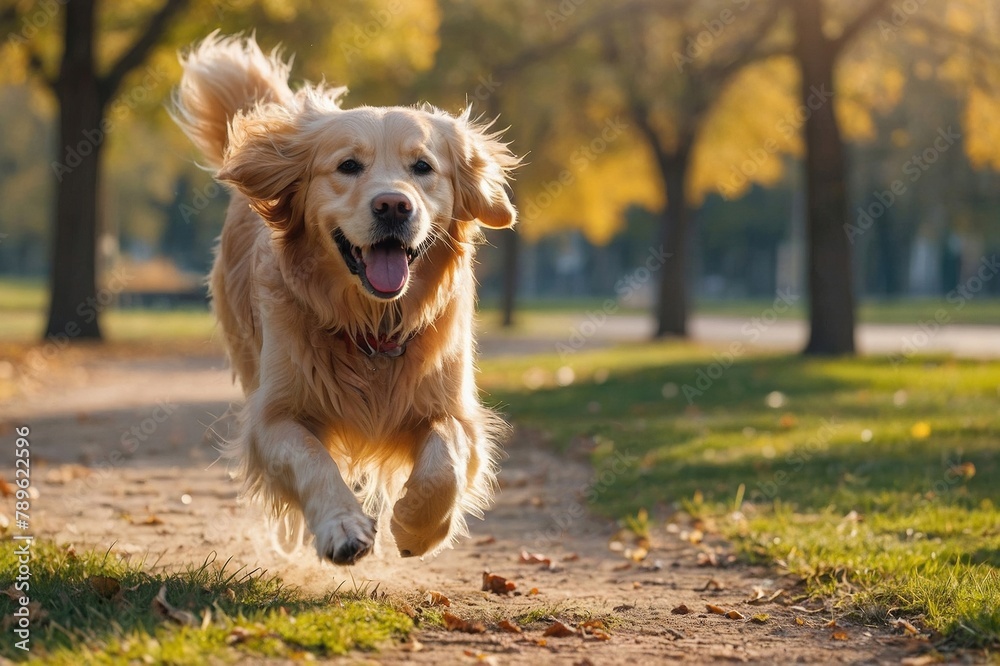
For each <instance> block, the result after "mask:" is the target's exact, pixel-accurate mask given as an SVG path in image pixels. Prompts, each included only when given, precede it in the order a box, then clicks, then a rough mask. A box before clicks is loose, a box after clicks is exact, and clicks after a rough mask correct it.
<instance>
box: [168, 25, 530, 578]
mask: <svg viewBox="0 0 1000 666" xmlns="http://www.w3.org/2000/svg"><path fill="white" fill-rule="evenodd" d="M181 61H182V65H183V70H184V73H183V77H182V79H181V82H180V86H179V87H178V89H177V91H176V93H175V99H174V111H173V115H174V118H175V120H176V121H177V122H178V124H179V125H180V127H181V128H182V129H183V130H184V132H185V133H186V134H187V135H188V136H189V137H190V138H191V140H192V141H193V142H194V143H195V145H196V146H197V147H198V148H199V149H200V150H201V151H202V153H203V154H204V155H205V157H206V159H207V161H208V164H209V165H210V166H211V167H212V168H213V169H215V170H216V173H215V177H216V178H217V179H218V180H219V181H221V182H223V183H226V184H228V185H231V186H232V188H233V191H232V200H231V203H230V206H229V210H228V213H227V217H226V222H225V225H224V227H223V230H222V236H221V238H220V241H219V245H218V249H217V253H216V259H215V264H214V267H213V269H212V273H211V277H210V286H211V293H212V300H213V304H214V306H213V307H214V310H215V313H216V316H217V318H218V320H219V323H220V324H221V327H222V332H223V335H224V338H225V343H226V347H227V349H228V354H229V358H230V361H231V363H232V366H233V368H234V373H235V375H236V376H237V377H238V378H239V380H240V383H241V385H242V387H243V391H244V392H245V394H246V404H245V405H244V407H243V408H242V410H241V413H240V416H239V425H238V433H237V435H236V438H235V440H234V441H232V442H230V443H229V444H228V445H227V451H226V453H228V454H230V455H232V456H233V457H234V458H236V459H237V460H239V462H240V471H241V473H242V476H243V479H244V492H245V494H247V495H249V496H257V497H260V498H262V499H263V500H265V502H266V503H267V504H268V505H269V507H270V508H271V509H272V510H273V512H274V515H275V516H276V517H277V518H278V519H282V518H283V517H284V518H287V517H288V516H292V518H293V519H295V520H296V521H298V522H297V524H298V526H300V527H301V519H302V518H304V521H305V526H306V527H307V528H308V530H309V532H311V534H312V537H313V539H314V543H315V547H316V551H317V553H318V554H319V556H320V557H321V558H327V559H330V560H332V561H333V562H334V563H336V564H352V563H354V562H356V561H357V560H358V559H360V558H361V557H364V556H365V555H366V554H368V553H369V552H370V551H371V550H372V547H373V544H374V541H375V532H376V522H377V521H381V522H380V524H386V523H387V524H388V527H389V529H390V530H391V532H392V534H393V537H394V538H395V542H396V546H397V548H398V550H399V553H400V555H402V556H404V557H408V556H421V555H424V554H426V553H434V552H437V551H438V550H440V549H441V548H442V547H445V546H447V545H449V544H451V543H452V540H453V538H454V537H455V536H456V535H459V534H461V533H463V531H464V529H465V514H473V515H477V516H481V515H482V512H483V510H484V509H485V508H486V506H487V505H488V504H489V502H490V499H491V495H492V491H493V486H494V482H495V478H496V472H497V465H496V463H497V457H498V445H497V436H498V431H499V430H500V428H501V427H502V421H501V420H500V419H499V418H498V417H497V416H496V415H495V414H494V413H493V412H492V411H490V410H489V409H487V408H486V407H484V406H483V405H482V404H481V402H480V400H479V396H478V391H477V388H476V384H475V379H474V368H473V362H474V358H473V356H474V343H473V316H474V310H475V288H474V287H475V278H474V275H473V258H474V254H475V244H476V242H477V241H478V240H479V239H480V236H481V231H480V225H483V226H487V227H492V228H501V227H509V226H511V225H512V224H514V221H515V217H516V213H515V209H514V207H513V206H512V204H511V201H510V199H509V197H508V195H507V192H506V188H507V181H508V177H509V173H510V171H511V170H512V169H513V168H514V167H515V166H516V165H517V162H518V160H517V158H516V157H515V156H514V155H513V154H512V153H511V152H510V150H509V149H508V148H507V145H506V144H504V143H501V141H500V136H499V134H493V133H489V131H488V128H487V127H484V126H481V125H478V124H476V123H475V122H473V121H472V120H471V119H470V116H469V112H468V110H467V111H466V112H465V113H464V114H462V115H460V116H458V117H455V116H451V115H449V114H447V113H445V112H443V111H440V110H438V109H435V108H432V107H429V106H424V107H420V108H408V107H389V108H376V107H360V108H356V109H342V108H340V104H339V99H340V97H341V96H342V94H343V93H344V89H342V88H332V87H327V86H323V85H316V86H314V85H305V86H304V87H302V88H301V89H300V90H298V91H296V92H293V91H292V90H291V88H290V87H289V85H288V74H289V69H290V65H289V64H288V63H286V62H284V61H283V60H282V59H281V57H280V54H279V53H277V51H273V52H271V53H270V54H269V55H266V54H264V53H263V52H262V51H261V50H260V48H259V47H258V46H257V44H256V42H255V40H254V39H253V38H252V37H251V38H243V37H220V36H219V35H218V34H217V33H213V34H212V35H210V36H209V37H208V38H206V39H205V40H204V41H202V42H200V43H199V44H196V45H195V46H193V47H192V48H191V49H190V51H188V52H187V53H186V54H184V55H182V56H181ZM359 500H360V502H359ZM293 524H294V523H293Z"/></svg>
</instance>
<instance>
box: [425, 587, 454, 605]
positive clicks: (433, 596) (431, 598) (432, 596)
mask: <svg viewBox="0 0 1000 666" xmlns="http://www.w3.org/2000/svg"><path fill="white" fill-rule="evenodd" d="M424 601H426V602H427V603H428V604H430V605H431V606H451V599H449V598H448V597H446V596H444V595H443V594H441V593H440V592H435V591H434V590H428V591H427V596H426V597H424Z"/></svg>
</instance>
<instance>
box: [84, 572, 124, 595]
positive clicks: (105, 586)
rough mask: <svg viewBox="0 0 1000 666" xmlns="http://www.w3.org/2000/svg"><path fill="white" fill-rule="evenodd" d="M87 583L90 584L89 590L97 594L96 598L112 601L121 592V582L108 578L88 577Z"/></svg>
mask: <svg viewBox="0 0 1000 666" xmlns="http://www.w3.org/2000/svg"><path fill="white" fill-rule="evenodd" d="M87 582H88V583H89V584H90V589H92V590H93V591H94V592H96V593H97V594H98V596H100V597H103V598H104V599H114V598H115V597H117V596H118V595H119V594H121V591H122V584H121V581H120V580H118V579H117V578H109V577H108V576H89V577H88V578H87Z"/></svg>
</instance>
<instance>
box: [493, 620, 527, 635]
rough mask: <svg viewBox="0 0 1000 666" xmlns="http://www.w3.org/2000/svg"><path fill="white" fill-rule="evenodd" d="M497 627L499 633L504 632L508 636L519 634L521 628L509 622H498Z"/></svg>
mask: <svg viewBox="0 0 1000 666" xmlns="http://www.w3.org/2000/svg"><path fill="white" fill-rule="evenodd" d="M497 626H498V627H500V629H501V631H506V632H507V633H509V634H519V633H521V627H519V626H517V625H516V624H514V623H513V622H511V621H510V620H500V622H498V623H497Z"/></svg>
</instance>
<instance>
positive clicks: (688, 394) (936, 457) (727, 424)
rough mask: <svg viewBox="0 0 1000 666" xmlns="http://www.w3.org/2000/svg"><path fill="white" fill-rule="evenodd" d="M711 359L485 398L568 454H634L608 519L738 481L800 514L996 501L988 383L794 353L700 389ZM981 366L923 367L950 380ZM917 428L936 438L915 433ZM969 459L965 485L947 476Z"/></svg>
mask: <svg viewBox="0 0 1000 666" xmlns="http://www.w3.org/2000/svg"><path fill="white" fill-rule="evenodd" d="M713 363H717V361H716V360H715V359H713V358H711V357H710V358H709V359H708V362H700V363H699V362H679V363H676V362H675V363H669V364H665V365H659V366H655V367H647V368H639V369H632V370H627V371H623V372H612V373H611V375H610V376H609V377H608V378H607V379H606V380H605V381H603V382H601V383H597V382H594V381H591V380H588V379H587V378H584V380H583V381H579V382H577V383H575V384H573V385H571V386H567V387H562V388H548V389H542V390H537V391H527V390H521V389H517V390H510V388H509V387H508V388H507V389H506V390H497V389H496V388H493V389H492V398H493V399H494V400H496V401H497V402H498V403H499V404H500V405H501V406H502V408H503V409H504V410H505V411H506V412H507V413H508V416H509V418H511V419H512V420H515V421H517V422H519V423H524V424H527V425H534V426H538V427H541V428H543V429H545V430H547V431H548V432H550V433H551V434H553V435H554V438H555V440H556V445H557V446H559V447H561V448H563V449H564V450H567V451H572V450H574V449H579V450H583V451H587V452H589V451H591V450H594V451H595V452H596V456H595V458H596V462H597V463H598V464H600V462H601V460H602V459H603V458H605V457H606V455H604V454H607V453H610V452H611V451H613V450H619V451H623V452H625V453H627V454H628V455H629V456H631V457H632V459H633V460H634V462H635V464H634V465H632V466H631V467H630V468H629V469H628V470H627V471H626V472H625V473H624V475H623V478H622V479H621V480H620V482H619V483H616V484H614V485H613V486H612V487H611V488H610V489H609V490H608V492H607V494H606V495H605V496H602V497H601V498H600V500H599V501H600V504H601V506H600V507H599V509H600V510H602V511H603V510H608V511H610V512H611V513H613V514H618V515H620V514H621V513H623V512H627V511H632V510H635V509H636V508H638V507H642V506H645V507H655V506H657V505H662V504H667V503H672V502H677V501H679V500H683V499H687V498H690V497H691V496H692V495H693V494H694V493H695V492H696V491H700V492H701V493H703V494H704V496H705V499H706V501H721V502H725V501H731V500H732V499H733V498H734V497H735V496H736V493H737V489H738V488H739V486H740V485H741V484H743V485H744V487H745V492H746V495H745V496H746V498H747V499H750V500H753V501H765V502H769V501H773V500H781V501H784V502H791V503H792V504H794V505H795V506H798V507H800V508H802V509H804V510H816V509H822V508H824V507H826V506H829V505H830V504H831V503H834V502H835V501H836V500H837V499H838V498H839V499H841V500H850V501H860V502H862V503H863V504H862V505H861V506H858V507H857V508H858V509H859V510H861V509H862V508H863V509H871V510H875V509H885V508H887V506H889V505H891V504H893V503H897V502H899V501H900V498H902V497H910V496H912V499H914V501H916V500H917V499H919V498H918V497H917V496H927V495H928V494H934V495H938V496H940V495H948V496H949V497H951V498H952V499H953V500H954V501H956V502H958V503H959V504H962V505H967V504H970V503H975V502H978V501H981V500H983V499H988V498H990V497H992V495H993V494H994V493H993V489H992V488H991V486H990V485H989V483H988V479H990V478H996V477H995V475H996V474H997V472H998V471H1000V465H998V457H1000V452H998V451H997V450H996V447H995V446H993V445H992V444H991V442H993V441H995V437H996V434H997V430H998V429H997V423H996V420H995V419H991V418H990V416H989V415H990V414H992V413H994V412H995V409H996V392H995V391H996V388H995V387H996V386H997V384H996V383H994V384H992V385H991V386H992V391H993V392H992V394H990V393H988V392H987V391H986V390H979V389H977V387H975V386H973V387H953V389H954V391H958V393H955V392H954V391H953V392H952V393H951V394H950V395H949V394H947V393H944V392H939V391H938V389H939V386H938V385H939V384H948V383H949V382H950V379H948V378H942V379H939V380H937V381H929V378H928V375H929V374H931V373H933V368H932V367H928V366H925V365H922V364H916V363H914V364H913V367H908V368H903V369H902V370H900V371H896V370H894V369H893V368H892V366H891V365H890V364H889V363H888V362H887V361H885V360H881V359H858V360H850V361H830V360H803V359H801V358H799V357H790V356H770V357H753V358H749V359H741V360H736V361H735V362H733V363H732V365H731V366H730V367H728V368H725V369H723V370H722V371H721V372H716V371H713V372H712V374H715V375H718V377H717V378H716V379H711V377H709V379H710V380H711V382H710V383H708V382H706V381H705V380H704V378H705V377H708V376H709V370H708V369H710V368H712V364H713ZM979 366H980V364H976V363H972V362H969V363H955V362H951V361H933V367H937V368H941V369H943V371H944V372H946V373H949V372H951V371H952V370H954V369H961V368H974V367H979ZM993 373H994V375H995V376H996V378H997V380H998V381H1000V371H998V370H997V369H993ZM699 382H700V383H699ZM986 383H987V384H988V382H986ZM665 396H666V397H665ZM953 402H961V403H962V404H961V407H960V408H959V409H954V408H953V407H954V406H953V404H952V403H953ZM926 421H930V422H932V423H928V427H929V428H932V436H924V434H923V433H920V432H918V433H917V436H914V435H913V428H914V426H915V425H916V424H919V423H921V422H926ZM865 430H867V431H869V434H868V435H865V434H863V433H864V431H865ZM865 439H867V440H868V441H865ZM966 462H972V464H973V465H974V469H975V470H977V471H976V473H975V475H974V478H965V477H964V476H963V475H962V474H961V473H959V472H957V471H955V470H956V469H957V468H959V467H960V466H961V464H962V463H966Z"/></svg>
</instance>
